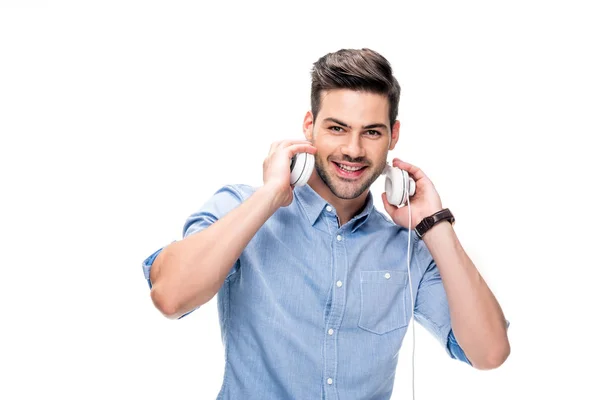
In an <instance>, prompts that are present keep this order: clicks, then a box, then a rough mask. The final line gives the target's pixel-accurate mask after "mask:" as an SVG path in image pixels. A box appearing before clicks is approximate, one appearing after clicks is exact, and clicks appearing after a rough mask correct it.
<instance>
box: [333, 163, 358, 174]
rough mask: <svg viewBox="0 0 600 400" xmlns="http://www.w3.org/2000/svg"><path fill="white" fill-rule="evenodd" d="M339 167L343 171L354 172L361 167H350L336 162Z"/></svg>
mask: <svg viewBox="0 0 600 400" xmlns="http://www.w3.org/2000/svg"><path fill="white" fill-rule="evenodd" d="M338 165H339V167H340V169H343V170H344V171H348V172H354V171H358V170H359V169H361V168H362V167H350V166H348V165H343V164H338Z"/></svg>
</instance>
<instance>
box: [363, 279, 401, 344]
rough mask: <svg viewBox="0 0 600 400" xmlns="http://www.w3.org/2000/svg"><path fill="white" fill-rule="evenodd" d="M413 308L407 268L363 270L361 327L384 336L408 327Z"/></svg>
mask: <svg viewBox="0 0 600 400" xmlns="http://www.w3.org/2000/svg"><path fill="white" fill-rule="evenodd" d="M410 307H411V301H410V289H409V288H408V273H407V272H406V271H404V272H402V271H398V270H377V271H360V316H359V319H358V326H359V327H360V328H362V329H364V330H366V331H369V332H373V333H376V334H378V335H383V334H384V333H388V332H391V331H393V330H396V329H399V328H403V327H406V326H407V325H408V323H409V322H410V316H411V312H410Z"/></svg>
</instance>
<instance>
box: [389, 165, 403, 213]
mask: <svg viewBox="0 0 600 400" xmlns="http://www.w3.org/2000/svg"><path fill="white" fill-rule="evenodd" d="M403 172H404V171H403V170H401V169H399V168H388V169H387V171H386V178H385V194H386V197H387V201H388V203H390V204H392V205H394V206H396V207H398V206H399V205H400V204H403V202H404V201H403V200H404V191H405V189H404V188H405V178H404V176H403Z"/></svg>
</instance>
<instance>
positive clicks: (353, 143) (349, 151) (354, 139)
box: [341, 135, 365, 159]
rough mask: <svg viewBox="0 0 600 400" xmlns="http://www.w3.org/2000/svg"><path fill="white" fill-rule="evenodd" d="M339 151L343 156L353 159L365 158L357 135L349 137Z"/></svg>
mask: <svg viewBox="0 0 600 400" xmlns="http://www.w3.org/2000/svg"><path fill="white" fill-rule="evenodd" d="M341 151H342V153H343V154H344V155H347V156H348V157H350V158H353V159H354V158H359V157H364V156H365V149H364V148H363V146H362V143H361V140H360V136H359V135H351V136H350V138H349V139H348V142H346V143H345V144H344V145H343V146H342V148H341Z"/></svg>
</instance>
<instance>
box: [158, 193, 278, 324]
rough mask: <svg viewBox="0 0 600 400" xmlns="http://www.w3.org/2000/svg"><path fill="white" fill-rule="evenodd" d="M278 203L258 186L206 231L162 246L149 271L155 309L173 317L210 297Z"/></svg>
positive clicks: (271, 194)
mask: <svg viewBox="0 0 600 400" xmlns="http://www.w3.org/2000/svg"><path fill="white" fill-rule="evenodd" d="M278 200H279V199H278V198H277V194H276V191H273V190H271V189H270V188H269V187H267V186H263V187H261V188H260V189H258V190H257V191H256V192H255V193H254V194H253V195H252V196H250V197H249V198H248V199H247V200H246V201H245V202H243V203H242V204H241V205H239V206H238V207H237V208H235V209H234V210H232V211H231V212H229V213H228V214H227V215H225V216H224V217H223V218H221V219H219V220H218V221H216V222H215V223H214V224H212V225H211V226H210V227H208V228H206V229H205V230H203V231H201V232H198V233H195V234H192V235H190V236H188V237H186V238H184V239H182V240H180V241H176V242H173V243H171V244H170V245H168V246H167V247H165V249H164V250H163V251H162V252H160V253H159V255H158V257H156V259H155V260H154V263H153V265H152V269H151V271H150V280H151V282H152V290H151V297H152V300H153V302H154V304H155V306H156V307H157V308H158V309H159V310H160V311H161V312H162V313H163V314H164V315H165V316H167V317H169V318H172V319H176V318H179V317H180V316H182V315H183V314H185V313H186V312H188V311H191V310H193V309H195V308H197V307H199V306H201V305H203V304H205V303H206V302H208V301H209V300H210V299H212V298H213V296H214V295H215V294H216V293H217V292H218V291H219V289H220V288H221V286H222V285H223V282H224V281H225V278H226V277H227V274H228V273H229V271H230V270H231V268H232V266H233V265H234V263H235V262H236V260H237V259H238V258H239V256H240V254H241V253H242V251H243V250H244V248H245V247H246V246H247V244H248V242H249V241H250V240H251V239H252V237H254V235H255V234H256V232H257V231H258V230H259V229H260V227H261V226H262V225H263V224H264V223H265V222H266V221H267V219H269V217H270V216H271V215H272V214H273V213H274V212H275V211H276V210H277V209H278V208H279V206H278V204H279V203H278Z"/></svg>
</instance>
